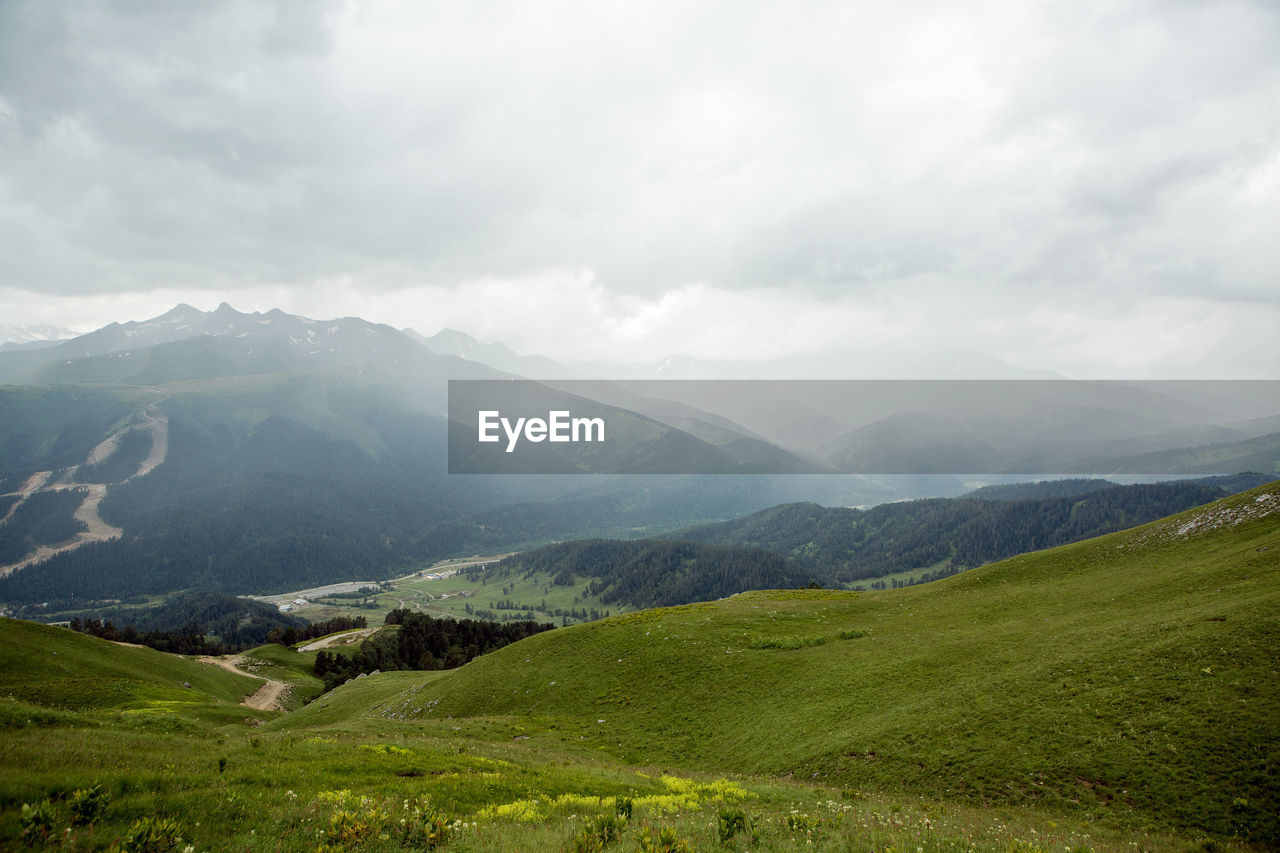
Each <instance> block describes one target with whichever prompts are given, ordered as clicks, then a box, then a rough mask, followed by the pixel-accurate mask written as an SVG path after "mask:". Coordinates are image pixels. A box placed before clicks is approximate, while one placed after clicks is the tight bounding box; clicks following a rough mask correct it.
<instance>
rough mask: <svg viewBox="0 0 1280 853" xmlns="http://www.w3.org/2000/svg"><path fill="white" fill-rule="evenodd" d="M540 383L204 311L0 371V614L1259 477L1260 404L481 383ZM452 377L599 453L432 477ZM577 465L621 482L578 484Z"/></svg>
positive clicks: (822, 387) (18, 352)
mask: <svg viewBox="0 0 1280 853" xmlns="http://www.w3.org/2000/svg"><path fill="white" fill-rule="evenodd" d="M558 367H559V366H557V365H555V364H554V363H553V362H551V361H549V360H547V359H543V358H541V357H539V356H520V355H516V354H515V353H513V352H512V351H511V350H509V349H508V348H506V347H504V346H502V345H501V344H480V343H478V342H476V341H475V340H473V339H471V338H470V337H468V336H466V335H465V334H463V333H461V332H457V331H449V330H446V331H443V332H440V333H438V334H436V335H434V336H432V337H429V338H426V337H422V336H420V335H417V334H416V333H414V332H412V331H411V330H398V329H395V328H392V327H390V326H386V325H380V324H375V323H370V322H367V321H365V320H362V319H359V318H340V319H335V320H330V321H317V320H312V319H308V318H303V317H297V316H293V315H289V314H286V313H284V312H282V311H279V310H273V311H268V312H265V313H260V312H255V313H243V312H239V311H236V310H235V309H233V308H232V307H231V306H229V305H226V304H223V305H221V306H219V307H218V308H217V309H216V310H214V311H209V312H203V311H199V310H196V309H194V308H192V307H190V306H186V305H179V306H177V307H175V308H174V309H173V310H171V311H169V312H167V313H165V314H162V315H160V316H158V317H155V318H152V319H150V320H146V321H138V322H128V323H112V324H110V325H108V326H105V327H103V328H101V329H98V330H96V331H94V332H90V333H88V334H86V335H80V336H78V337H74V338H71V339H69V340H65V341H58V342H53V343H45V344H42V345H40V346H38V347H19V348H14V349H6V350H4V351H0V382H3V383H7V384H6V385H0V519H2V520H0V555H4V561H3V564H2V565H0V602H4V603H8V604H10V605H18V604H20V605H22V606H31V605H32V604H33V603H42V602H48V603H50V606H51V607H54V606H56V607H79V606H83V605H84V604H85V603H86V602H92V601H102V600H110V599H115V598H119V597H121V596H126V595H139V594H155V593H162V592H170V591H175V590H181V589H190V588H200V589H215V590H218V591H223V592H249V591H254V592H267V591H272V590H279V589H286V588H290V587H291V586H296V585H306V584H319V583H325V582H329V581H334V580H343V579H347V578H349V577H352V576H354V575H363V576H386V575H387V574H388V573H390V572H392V571H396V570H399V569H402V568H408V567H412V566H416V565H421V564H422V563H423V562H424V561H432V560H436V559H440V558H443V557H448V556H453V555H458V554H472V553H477V552H488V553H495V552H501V551H509V550H513V549H517V548H527V547H530V546H533V545H538V544H545V543H547V542H552V541H557V540H565V539H573V538H589V537H600V536H615V537H616V536H624V537H643V536H654V535H659V534H667V533H670V532H671V531H674V530H678V529H681V528H687V527H689V526H690V525H695V524H698V523H702V522H714V521H723V520H728V519H732V518H735V517H738V516H741V515H744V514H746V513H750V512H754V511H758V510H763V509H765V508H767V507H771V506H774V505H778V504H783V503H789V502H796V501H811V502H818V503H822V504H836V505H845V506H849V505H868V504H879V503H884V502H886V501H892V500H899V499H903V498H918V497H926V496H931V495H958V494H961V493H963V492H965V491H967V490H968V489H969V488H971V486H972V485H975V484H981V483H983V482H993V481H999V480H1001V479H1010V477H1008V476H1005V477H1001V476H998V475H999V474H1000V472H1001V471H1002V470H1009V469H1010V466H1012V468H1013V470H1017V471H1023V472H1025V471H1027V470H1028V469H1031V470H1040V468H1041V467H1042V466H1047V468H1048V470H1049V472H1069V471H1072V470H1081V469H1082V468H1083V469H1085V470H1088V471H1089V472H1090V473H1096V472H1097V471H1100V470H1102V471H1122V472H1123V471H1126V470H1130V469H1136V470H1140V471H1141V470H1149V471H1151V472H1152V473H1157V474H1159V473H1167V472H1168V471H1169V470H1170V469H1169V468H1168V466H1169V465H1174V466H1175V467H1179V468H1187V469H1189V470H1191V471H1194V472H1204V473H1231V472H1234V471H1237V470H1243V469H1245V468H1251V469H1253V470H1258V471H1262V472H1263V473H1267V474H1272V473H1275V472H1276V471H1278V470H1280V432H1278V431H1277V425H1280V419H1278V418H1277V408H1278V404H1277V401H1276V400H1275V383H1216V384H1211V385H1206V384H1204V383H1154V384H1136V383H1130V384H1123V385H1117V384H1113V383H1101V384H1095V383H1084V384H1075V383H1063V382H1032V383H1030V384H1024V383H1014V385H1013V386H1010V385H1007V384H1006V385H1000V384H995V385H992V384H990V383H987V384H983V383H965V382H934V383H929V382H912V383H895V382H888V383H866V382H863V383H853V384H850V385H847V386H838V387H839V388H843V389H846V390H848V391H849V393H840V394H835V395H832V394H831V393H830V391H831V389H832V388H833V387H837V386H832V385H830V384H823V383H806V382H776V381H766V382H763V383H752V382H742V381H736V380H735V381H726V382H717V381H684V380H682V381H674V382H669V381H654V380H644V381H633V380H622V379H606V380H584V379H575V378H572V376H571V375H570V374H565V373H561V374H560V375H561V376H568V377H569V378H562V379H554V380H546V381H542V382H536V383H535V382H526V383H525V384H523V385H518V383H517V384H512V383H509V382H505V380H511V379H515V378H517V377H518V376H522V375H525V373H528V374H535V375H537V374H542V375H546V373H545V372H554V371H557V370H558ZM452 380H504V383H502V385H503V387H507V388H510V387H517V385H518V387H522V388H527V389H529V393H530V395H531V397H530V399H533V400H535V401H537V402H538V403H539V404H541V403H545V402H547V401H548V400H551V401H574V403H573V404H574V405H575V406H576V405H583V406H590V407H594V408H593V409H592V411H595V412H598V413H600V414H601V415H602V416H607V418H608V419H609V420H610V421H611V422H612V423H615V424H617V425H618V427H619V428H618V430H617V434H618V436H619V442H618V443H617V444H615V445H611V446H610V447H609V448H608V449H607V450H605V451H603V452H602V451H601V450H600V449H599V448H587V449H583V448H580V447H579V448H563V447H562V446H557V447H555V448H552V447H551V445H549V444H546V445H542V447H543V448H545V449H546V453H545V458H544V459H542V460H535V461H537V462H538V464H537V465H530V467H529V468H528V470H531V471H541V472H543V473H547V474H551V475H553V476H535V475H531V474H528V473H521V475H520V476H496V475H490V476H458V475H456V474H453V475H451V474H450V473H449V472H450V470H451V469H450V464H451V463H453V462H456V461H457V460H455V459H454V458H453V457H452V456H451V455H450V454H448V453H446V447H447V442H446V439H447V437H448V436H449V435H450V434H451V430H456V429H457V427H458V426H459V424H464V423H465V421H463V420H457V421H452V422H451V421H450V420H449V411H448V406H447V403H448V389H449V387H450V386H449V383H450V381H452ZM1010 387H1017V388H1019V389H1022V391H1020V392H1019V393H1020V394H1022V395H1023V396H1021V397H1019V396H1017V395H1015V397H1014V398H1012V401H1011V398H1010V397H1009V395H1008V394H1007V393H1006V392H1007V390H1008V389H1009V388H1010ZM565 405H568V403H565ZM544 411H545V409H544ZM996 415H999V417H997V416H996ZM464 431H465V428H464ZM593 454H594V455H593ZM931 454H932V455H931ZM1160 454H1164V456H1163V457H1162V456H1161V455H1160ZM495 455H498V454H495ZM514 455H518V454H514ZM476 458H477V459H479V458H480V457H479V456H477V457H476ZM520 458H521V459H522V460H527V459H528V457H524V456H521V457H520ZM601 459H604V460H605V461H606V462H607V463H608V464H607V467H606V470H608V471H613V472H618V473H625V474H628V475H629V476H601V475H598V474H591V472H593V471H596V470H598V469H599V464H600V460H601ZM548 460H549V461H548ZM1134 460H1136V463H1135V464H1129V463H1130V462H1133V461H1134ZM463 461H464V462H465V461H466V459H465V458H464V459H463ZM502 461H505V460H502ZM1137 463H1141V464H1137ZM539 466H542V467H539ZM1073 466H1075V467H1073ZM1144 466H1145V467H1144ZM454 470H457V469H454ZM463 470H466V469H465V467H464V468H463ZM500 470H509V469H500ZM681 471H698V472H704V473H707V474H711V476H684V475H680V474H673V473H672V472H681ZM886 472H888V473H886ZM762 473H772V474H775V475H774V476H760V474H762ZM899 473H911V474H914V475H915V476H895V474H899ZM564 474H571V475H574V476H564ZM583 474H587V476H581V475H583ZM975 474H977V475H978V476H974V475H975ZM641 475H643V476H641ZM1012 479H1015V480H1016V479H1019V477H1018V476H1013V477H1012Z"/></svg>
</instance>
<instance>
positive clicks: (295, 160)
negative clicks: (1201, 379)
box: [0, 0, 1280, 310]
mask: <svg viewBox="0 0 1280 853" xmlns="http://www.w3.org/2000/svg"><path fill="white" fill-rule="evenodd" d="M390 8H391V7H388V6H384V5H381V4H376V3H375V4H368V5H356V4H341V3H334V4H326V5H320V4H312V3H288V2H280V3H265V2H251V0H242V2H230V3H225V4H216V5H206V4H186V3H173V4H150V3H148V4H133V3H116V4H104V5H98V6H92V7H89V6H80V5H75V4H53V3H43V2H10V3H6V4H0V107H2V109H0V146H2V149H0V156H2V157H3V160H4V164H5V165H4V166H3V167H0V170H2V171H0V222H4V223H6V226H7V227H6V228H5V229H4V233H5V234H6V235H7V236H0V248H2V249H3V251H2V252H0V256H2V257H4V258H5V260H4V261H3V262H0V275H2V276H3V278H4V280H5V281H7V282H9V283H11V284H16V285H19V286H23V287H28V288H31V289H35V290H40V291H42V292H62V293H102V292H115V291H122V290H139V289H148V288H154V287H159V286H170V285H175V284H181V285H183V286H186V287H205V288H211V289H217V288H223V287H227V286H229V285H230V284H235V285H236V286H248V285H252V284H254V283H257V282H264V283H266V282H269V283H276V284H285V285H298V286H301V285H305V284H307V283H308V282H310V281H312V280H314V279H316V278H324V277H332V276H342V275H350V276H353V277H354V278H355V279H357V280H359V281H360V282H361V283H362V286H365V287H369V288H377V287H384V286H400V285H404V284H408V283H414V282H427V283H432V284H440V285H450V284H452V283H454V282H457V281H460V280H466V279H472V278H483V277H487V276H498V277H512V278H519V277H521V276H526V275H532V274H535V273H537V272H539V271H541V270H544V269H548V268H571V269H572V268H589V269H592V270H595V271H596V273H597V275H598V278H599V280H600V281H601V282H603V283H604V285H605V286H606V287H609V288H611V289H614V290H617V291H631V292H636V293H642V294H647V295H654V294H658V293H661V292H664V291H665V290H668V289H670V288H673V287H678V286H680V285H682V284H686V283H688V282H693V281H705V282H708V283H710V284H711V285H712V286H714V287H718V288H724V289H734V288H768V287H784V286H786V287H801V288H805V289H807V290H809V291H810V292H811V293H813V294H816V295H819V296H821V295H823V294H830V295H832V296H836V295H847V294H848V293H849V292H851V291H853V292H862V291H866V292H867V293H869V294H874V293H875V292H877V291H879V290H881V289H885V288H889V289H893V288H919V289H920V292H921V294H922V295H923V296H927V295H928V294H929V293H931V292H934V291H936V290H938V289H947V288H953V287H960V286H963V287H971V288H975V290H974V293H973V302H974V304H975V306H980V307H983V308H986V309H988V310H989V309H990V307H991V306H998V305H1002V304H1007V303H1008V302H1009V301H1010V300H1011V299H1018V298H1025V297H1023V296H1022V295H1023V294H1026V293H1034V294H1037V295H1039V296H1045V295H1050V296H1053V295H1055V294H1061V293H1063V291H1064V290H1065V289H1067V288H1071V289H1073V292H1072V293H1071V294H1070V295H1068V296H1055V297H1054V298H1063V299H1066V300H1067V301H1069V302H1071V303H1073V304H1074V302H1075V301H1076V300H1077V299H1079V300H1081V301H1084V300H1085V299H1086V298H1087V297H1086V296H1084V295H1082V293H1084V294H1095V295H1099V296H1109V295H1112V294H1114V292H1115V291H1116V289H1117V287H1118V286H1120V285H1122V284H1123V285H1124V286H1125V287H1129V288H1133V289H1134V292H1158V293H1166V292H1167V293H1171V294H1177V293H1186V292H1194V291H1195V290H1196V289H1197V288H1198V289H1199V291H1200V293H1201V294H1203V293H1204V292H1206V289H1207V290H1209V291H1211V292H1212V294H1213V295H1218V296H1221V298H1224V299H1226V298H1239V299H1259V298H1266V297H1267V296H1268V295H1270V296H1272V297H1274V295H1275V294H1274V284H1273V277H1274V270H1275V269H1276V266H1275V264H1274V261H1275V250H1274V249H1273V248H1272V247H1271V242H1272V241H1269V240H1264V239H1263V238H1261V237H1260V236H1258V235H1259V234H1260V233H1261V232H1263V231H1265V230H1266V227H1267V226H1269V225H1274V226H1277V227H1278V228H1280V221H1278V219H1277V217H1278V215H1280V214H1277V210H1276V207H1277V204H1278V202H1277V200H1276V198H1277V193H1280V190H1276V189H1273V190H1271V191H1270V192H1272V196H1271V198H1270V200H1269V201H1266V202H1265V203H1263V204H1261V205H1259V206H1257V207H1254V208H1247V207H1246V206H1245V205H1244V203H1243V202H1242V201H1241V200H1240V190H1239V187H1238V186H1237V184H1238V183H1239V180H1242V179H1234V178H1231V177H1230V176H1231V175H1233V174H1234V175H1248V174H1252V173H1253V172H1255V171H1257V170H1258V169H1261V168H1263V166H1264V165H1265V163H1267V162H1268V158H1273V157H1275V156H1276V153H1277V151H1280V126H1278V122H1280V120H1278V119H1277V118H1275V115H1276V111H1275V109H1274V108H1275V101H1274V96H1273V95H1272V94H1270V93H1272V92H1274V91H1276V90H1277V87H1278V86H1280V63H1278V62H1277V61H1276V59H1275V57H1276V56H1277V55H1280V35H1278V29H1277V17H1276V16H1275V14H1274V13H1273V12H1272V11H1270V10H1269V9H1268V6H1267V4H1247V3H1213V4H1197V3H1184V4H1178V5H1176V6H1175V5H1172V4H1163V3H1146V2H1136V0H1135V2H1126V3H1114V4H1101V5H1098V6H1095V7H1085V6H1080V5H1078V4H1064V5H1059V4H1046V3H1037V4H1025V3H1012V2H1011V3H1000V2H986V3H976V4H966V9H965V12H966V14H965V15H963V16H961V15H959V14H958V13H957V11H956V10H955V9H954V7H953V6H952V5H951V4H941V3H930V2H918V3H913V4H892V3H867V4H844V3H811V4H803V5H801V6H798V7H790V6H789V7H786V8H784V7H781V6H777V5H773V4H738V3H734V4H713V3H708V4H679V5H672V6H670V7H662V8H656V9H647V8H646V9H643V10H637V9H634V8H632V9H626V8H623V7H619V6H614V5H612V4H609V5H605V6H601V7H595V8H592V7H590V6H588V7H586V8H583V7H578V6H562V5H559V4H554V3H553V4H545V5H543V4H539V5H538V6H537V7H536V8H535V7H532V6H526V5H523V4H519V5H517V6H515V7H513V6H510V5H506V4H496V5H485V4H479V5H474V6H464V7H439V6H427V5H414V4H410V5H409V6H408V7H406V8H405V9H404V10H403V14H404V15H405V18H404V19H403V20H389V18H391V17H392V16H391V15H390V12H389V10H390ZM1233 180H1234V181H1235V183H1233ZM1249 217H1253V218H1254V219H1255V220H1256V221H1246V220H1247V218H1249Z"/></svg>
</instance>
